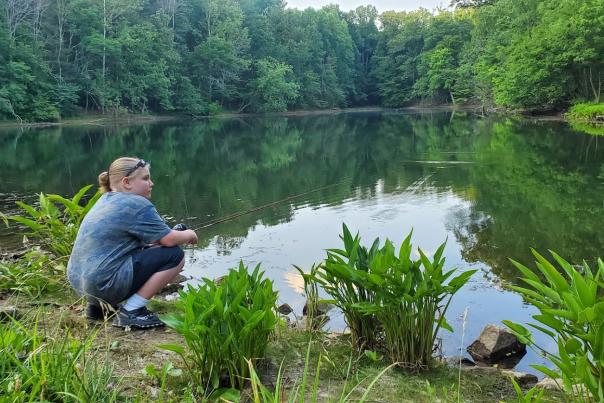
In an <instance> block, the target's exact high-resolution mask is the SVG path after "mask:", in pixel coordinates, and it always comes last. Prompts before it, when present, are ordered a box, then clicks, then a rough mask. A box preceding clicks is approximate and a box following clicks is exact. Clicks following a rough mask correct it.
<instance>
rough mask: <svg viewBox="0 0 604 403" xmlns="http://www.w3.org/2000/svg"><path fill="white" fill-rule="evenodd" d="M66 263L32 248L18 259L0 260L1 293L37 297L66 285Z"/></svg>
mask: <svg viewBox="0 0 604 403" xmlns="http://www.w3.org/2000/svg"><path fill="white" fill-rule="evenodd" d="M65 278H66V277H65V265H64V264H63V263H60V262H57V261H55V260H52V259H51V258H50V256H48V255H47V254H45V253H42V252H40V251H37V250H32V251H30V252H28V253H27V254H25V255H24V256H23V257H21V258H20V259H18V260H16V261H0V289H1V290H2V291H1V292H0V294H3V293H6V294H8V293H21V294H26V295H29V296H31V297H34V298H35V297H37V296H39V295H40V294H41V293H42V292H44V291H50V292H52V291H56V290H58V289H60V288H61V287H62V286H63V285H65Z"/></svg>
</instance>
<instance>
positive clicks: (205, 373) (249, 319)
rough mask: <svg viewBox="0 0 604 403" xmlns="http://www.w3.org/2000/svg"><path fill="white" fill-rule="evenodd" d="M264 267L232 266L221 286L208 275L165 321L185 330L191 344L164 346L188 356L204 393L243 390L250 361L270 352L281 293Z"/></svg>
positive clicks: (190, 368) (184, 295) (182, 294)
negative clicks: (221, 390)
mask: <svg viewBox="0 0 604 403" xmlns="http://www.w3.org/2000/svg"><path fill="white" fill-rule="evenodd" d="M263 274H264V273H263V272H261V271H260V266H259V265H258V266H256V268H255V269H254V270H253V272H251V273H248V270H247V267H245V266H244V265H243V263H240V264H239V267H238V268H237V269H231V270H229V274H228V275H227V276H225V277H223V278H222V280H221V281H220V284H219V285H216V284H215V282H214V281H212V280H210V279H206V278H204V279H202V283H201V284H200V285H199V286H196V287H194V286H191V285H189V287H188V289H187V290H186V291H181V292H180V298H179V299H178V300H177V302H176V308H177V310H178V312H177V313H174V314H168V315H164V316H162V320H163V321H164V322H165V323H166V324H167V325H168V326H169V327H171V328H172V329H174V330H176V331H177V332H178V333H180V334H181V335H182V336H183V337H184V339H185V342H186V344H187V346H188V350H185V349H184V348H183V347H182V346H179V345H174V344H170V345H161V346H160V347H161V348H164V349H167V350H171V351H175V352H176V353H178V354H179V355H180V356H181V357H182V358H183V360H184V362H185V365H186V367H187V370H188V373H189V375H190V376H191V378H192V380H193V382H194V383H195V384H196V385H199V386H200V387H201V388H202V390H201V391H200V392H201V393H202V394H204V395H208V394H210V393H211V392H212V391H215V390H217V388H219V387H230V388H238V389H241V388H242V387H243V385H244V383H245V382H246V379H247V378H249V366H248V360H254V359H258V358H262V357H264V355H265V352H266V347H267V345H268V341H269V336H270V335H271V333H273V331H274V330H275V326H276V325H277V317H276V314H275V303H276V301H277V293H276V292H275V291H274V290H273V283H272V282H271V281H270V280H268V279H263V278H262V277H263Z"/></svg>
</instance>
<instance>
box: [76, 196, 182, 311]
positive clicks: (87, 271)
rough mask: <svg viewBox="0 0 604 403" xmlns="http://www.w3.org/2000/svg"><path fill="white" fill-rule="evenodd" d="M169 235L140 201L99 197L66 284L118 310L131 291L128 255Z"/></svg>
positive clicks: (147, 203)
mask: <svg viewBox="0 0 604 403" xmlns="http://www.w3.org/2000/svg"><path fill="white" fill-rule="evenodd" d="M170 231H171V230H170V227H168V226H167V225H166V223H165V222H164V221H163V220H162V218H161V217H160V216H159V214H158V213H157V210H156V209H155V206H154V205H153V203H151V202H150V201H149V200H147V199H146V198H144V197H143V196H139V195H135V194H132V193H125V192H108V193H105V194H103V195H102V196H101V197H100V198H99V200H98V201H97V202H96V204H95V205H94V206H93V207H92V209H91V210H90V211H89V212H88V214H87V215H86V217H85V218H84V220H83V221H82V225H81V226H80V230H79V232H78V236H77V237H76V241H75V244H74V246H73V251H72V252H71V257H70V258H69V263H68V265H67V276H68V278H69V282H70V283H71V285H72V286H73V288H74V289H75V290H76V291H78V292H79V293H81V294H83V295H93V296H95V297H98V298H100V299H102V300H104V301H106V302H109V303H111V304H117V303H118V302H120V301H122V300H123V299H125V298H126V296H127V294H128V291H129V290H130V287H131V286H132V273H133V268H132V258H131V256H132V253H133V252H134V251H137V250H140V249H141V248H142V247H143V246H145V245H146V244H150V243H153V242H155V241H158V240H160V239H161V238H163V237H164V236H165V235H167V234H168V233H170Z"/></svg>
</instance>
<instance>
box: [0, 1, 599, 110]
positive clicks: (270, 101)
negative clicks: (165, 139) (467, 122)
mask: <svg viewBox="0 0 604 403" xmlns="http://www.w3.org/2000/svg"><path fill="white" fill-rule="evenodd" d="M453 3H454V4H455V5H457V6H458V7H457V8H456V9H455V10H453V11H445V10H439V11H438V13H436V12H435V13H430V12H428V11H427V10H425V9H420V10H417V11H413V12H394V11H387V12H384V13H382V14H381V15H380V14H378V12H377V10H376V8H375V7H373V6H361V7H358V8H357V9H356V10H353V11H349V12H343V11H341V10H340V9H339V8H338V7H337V6H333V5H330V6H326V7H323V8H321V9H318V10H316V9H312V8H308V9H306V10H296V9H291V8H286V3H285V2H282V1H276V0H268V1H251V0H246V1H236V0H227V1H218V0H204V1H195V0H182V1H179V2H177V3H174V2H171V1H169V2H166V1H160V2H157V1H152V0H136V1H125V0H104V1H103V2H99V1H93V0H72V1H63V0H61V1H57V2H50V3H49V4H48V5H46V6H45V7H41V8H36V10H37V11H36V12H33V10H34V8H33V7H32V5H31V4H30V2H25V3H23V2H20V3H19V4H18V5H15V6H14V7H15V8H14V9H11V8H10V7H12V6H10V4H12V3H10V2H3V3H0V7H1V8H2V10H4V15H6V18H4V19H3V20H2V21H1V22H0V49H2V51H1V52H0V119H7V120H9V119H10V120H16V121H19V122H22V121H54V120H58V119H60V118H61V117H64V116H69V115H73V114H77V113H78V112H80V111H84V112H89V111H96V112H100V113H104V114H106V113H112V114H121V113H125V112H127V111H133V112H137V113H147V112H156V113H162V112H168V111H174V110H175V111H179V112H186V113H191V114H193V115H195V116H198V115H202V114H203V115H211V114H213V113H216V110H217V108H216V107H215V106H213V105H214V104H213V103H214V102H215V103H216V105H218V106H219V107H220V108H219V109H220V110H232V111H242V110H245V108H246V107H247V106H248V105H251V106H252V108H251V109H252V110H255V111H261V112H264V111H282V110H284V109H285V108H292V107H293V108H328V107H344V106H351V105H352V106H356V105H375V104H381V105H385V106H394V107H398V106H403V105H407V104H414V103H453V104H457V103H463V102H472V101H474V100H479V101H480V102H482V103H483V104H491V103H497V104H499V105H504V106H510V107H565V106H566V105H568V104H569V103H570V102H571V101H573V100H592V101H595V102H599V99H600V93H601V88H602V86H601V82H602V72H603V71H604V62H603V61H602V58H601V54H602V53H603V52H604V44H603V43H602V41H601V40H599V38H601V37H602V36H603V34H604V31H603V29H604V28H603V27H604V5H602V2H601V1H600V0H586V1H584V0H562V1H558V0H530V1H518V0H500V1H493V0H459V1H458V0H455V1H454V2H453ZM11 10H12V11H11ZM378 27H380V28H379V29H378ZM268 61H270V62H268ZM266 63H270V64H271V65H270V66H269V67H271V66H272V67H275V69H274V70H269V71H266V70H265V67H266V66H265V64H266ZM280 87H283V89H284V92H283V94H281V93H280V92H279V90H278V89H279V88H280ZM267 90H269V91H268V92H267V93H266V94H265V91H267ZM263 97H265V99H262V98H263Z"/></svg>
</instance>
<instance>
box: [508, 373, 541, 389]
mask: <svg viewBox="0 0 604 403" xmlns="http://www.w3.org/2000/svg"><path fill="white" fill-rule="evenodd" d="M501 373H502V374H503V375H507V376H509V377H510V378H513V379H514V380H515V381H516V382H517V383H518V385H520V386H529V385H534V384H536V383H537V382H539V378H537V376H536V375H533V374H527V373H526V372H517V371H511V370H509V369H504V370H502V371H501Z"/></svg>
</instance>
